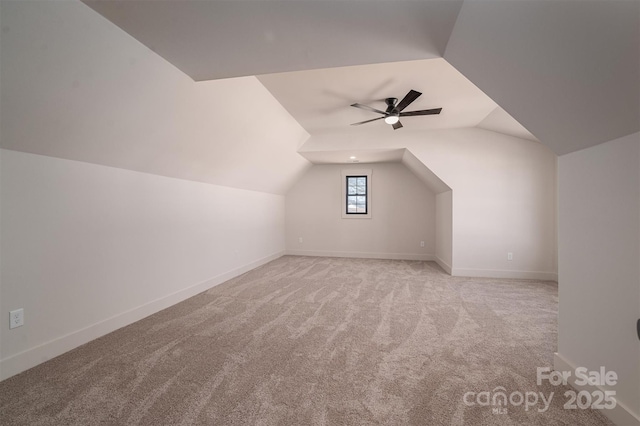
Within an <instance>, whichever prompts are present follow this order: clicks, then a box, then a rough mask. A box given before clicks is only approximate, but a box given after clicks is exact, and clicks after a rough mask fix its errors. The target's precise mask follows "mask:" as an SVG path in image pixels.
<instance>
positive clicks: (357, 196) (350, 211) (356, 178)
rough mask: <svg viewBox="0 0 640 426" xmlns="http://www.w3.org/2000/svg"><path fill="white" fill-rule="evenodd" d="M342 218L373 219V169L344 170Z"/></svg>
mask: <svg viewBox="0 0 640 426" xmlns="http://www.w3.org/2000/svg"><path fill="white" fill-rule="evenodd" d="M340 185H341V186H342V202H341V203H340V205H341V206H342V212H341V214H342V218H343V219H371V210H372V208H371V170H370V169H359V170H356V169H345V170H342V181H341V184H340Z"/></svg>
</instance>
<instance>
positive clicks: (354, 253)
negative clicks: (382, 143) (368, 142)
mask: <svg viewBox="0 0 640 426" xmlns="http://www.w3.org/2000/svg"><path fill="white" fill-rule="evenodd" d="M358 169H371V170H372V177H371V185H372V188H371V192H372V193H371V203H372V204H371V218H370V219H350V218H349V219H343V218H342V215H341V212H342V210H341V209H342V185H343V180H342V173H341V172H342V170H358ZM435 234H436V231H435V195H434V194H433V192H432V191H431V190H429V189H428V188H427V187H426V186H425V185H424V184H423V183H422V181H420V180H419V179H418V178H417V177H416V176H415V175H414V174H413V173H412V172H411V171H409V170H408V169H407V168H406V167H405V166H404V165H403V164H401V163H374V164H357V165H354V164H345V165H314V166H313V167H312V168H311V169H310V170H309V171H308V172H307V174H305V175H304V176H303V177H302V178H301V179H300V181H299V182H298V183H297V184H296V185H295V186H294V187H293V188H292V189H291V190H290V191H289V193H288V194H287V196H286V248H287V253H292V254H308V255H321V256H322V255H324V256H350V257H373V258H387V259H423V260H433V259H434V256H435V245H436V237H435ZM300 237H302V239H303V242H302V243H300V242H299V240H298V239H299V238H300ZM420 241H424V242H425V247H420Z"/></svg>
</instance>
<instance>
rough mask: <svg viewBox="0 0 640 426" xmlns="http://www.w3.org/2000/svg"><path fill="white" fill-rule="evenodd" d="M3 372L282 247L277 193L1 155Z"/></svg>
mask: <svg viewBox="0 0 640 426" xmlns="http://www.w3.org/2000/svg"><path fill="white" fill-rule="evenodd" d="M1 159H2V160H1V161H2V163H1V178H0V181H1V184H2V186H1V188H0V190H1V192H0V194H1V197H2V211H1V223H0V229H1V231H2V241H1V243H0V247H1V252H2V260H1V261H2V263H1V271H2V272H1V283H2V287H1V288H0V291H1V295H2V297H1V302H0V318H7V317H8V316H9V313H8V312H9V310H13V309H17V308H24V310H25V325H24V326H23V327H20V328H16V329H13V330H9V329H8V322H7V321H1V322H0V341H1V342H2V347H1V348H0V350H1V358H2V361H1V364H0V365H1V371H0V373H1V375H2V377H3V378H5V377H7V376H10V375H12V374H15V373H17V372H19V371H21V370H23V369H25V368H27V367H30V366H33V365H35V364H37V363H39V362H42V361H44V360H46V359H48V358H50V357H52V356H55V355H58V354H60V353H62V352H64V351H66V350H69V349H71V348H73V347H75V346H77V345H79V344H81V343H85V342H86V341H88V340H91V339H93V338H96V337H98V336H100V335H102V334H104V333H106V332H109V331H111V330H113V329H116V328H118V327H121V326H123V325H126V324H128V323H130V322H132V321H135V320H137V319H140V318H142V317H144V316H146V315H148V314H150V313H152V312H155V311H157V310H159V309H162V308H164V307H167V306H169V305H171V304H173V303H176V302H178V301H180V300H183V299H185V298H187V297H190V296H192V295H194V294H197V293H198V292H201V291H203V290H205V289H207V288H209V287H211V286H212V285H215V284H218V283H219V282H222V281H224V280H225V279H228V278H231V277H233V276H235V275H237V274H239V273H240V272H243V271H245V270H248V268H251V267H253V266H256V265H258V264H260V263H262V262H265V261H267V260H271V259H273V258H274V257H277V256H279V255H281V254H282V253H283V251H284V196H281V195H273V194H266V193H261V192H253V191H247V190H242V189H234V188H229V187H222V186H215V185H210V184H204V183H196V182H190V181H185V180H178V179H173V178H166V177H161V176H156V175H150V174H145V173H139V172H133V171H127V170H122V169H116V168H110V167H105V166H100V165H94V164H89V163H82V162H76V161H70V160H63V159H56V158H51V157H45V156H39V155H33V154H25V153H19V152H16V151H9V150H2V157H1Z"/></svg>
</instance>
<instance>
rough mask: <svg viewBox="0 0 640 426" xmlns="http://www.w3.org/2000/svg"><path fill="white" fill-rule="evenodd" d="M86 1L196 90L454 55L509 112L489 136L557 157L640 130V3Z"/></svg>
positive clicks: (490, 117) (365, 95) (495, 120)
mask: <svg viewBox="0 0 640 426" xmlns="http://www.w3.org/2000/svg"><path fill="white" fill-rule="evenodd" d="M85 2H86V3H87V4H88V5H90V6H91V7H92V8H94V9H95V10H97V11H98V12H100V13H101V14H103V15H104V16H106V17H107V18H108V19H110V20H112V21H113V22H114V23H116V24H117V25H119V26H120V27H122V28H124V29H125V30H126V31H127V32H129V33H130V34H132V35H133V36H134V37H136V38H138V39H139V40H140V41H142V42H143V43H144V44H146V45H147V46H149V47H151V48H152V49H153V50H154V51H156V52H157V53H159V54H160V55H162V56H163V57H165V58H166V59H167V60H168V61H169V62H171V63H172V64H174V65H175V66H176V67H178V68H179V69H181V70H183V71H184V72H185V73H187V74H189V75H190V76H191V77H192V78H193V79H195V80H202V79H212V78H223V77H229V76H239V75H261V74H266V73H280V72H286V71H300V70H311V69H326V68H335V67H345V66H351V65H361V64H380V63H390V62H398V61H410V60H422V59H429V58H434V57H441V56H444V58H445V59H446V60H447V61H448V62H449V63H450V64H452V65H453V66H454V67H455V68H456V69H457V70H459V71H460V72H462V73H463V74H464V75H465V76H466V77H467V78H469V79H470V80H471V81H472V82H473V83H474V84H475V85H477V86H478V87H479V88H480V89H481V90H482V91H484V93H486V94H487V95H488V96H489V97H490V98H491V99H493V100H494V101H495V102H496V103H497V104H498V105H499V106H500V107H501V108H502V111H501V110H494V111H493V112H492V113H491V112H490V113H488V114H487V117H486V118H487V120H485V121H484V122H483V123H481V124H480V126H481V127H482V128H485V129H491V130H495V131H500V132H505V131H506V129H507V127H511V126H505V122H506V121H505V120H506V117H508V118H509V120H508V121H511V120H510V118H511V117H513V118H515V120H517V121H516V123H520V124H519V125H518V126H515V127H514V129H515V128H516V127H517V129H515V131H516V133H511V134H516V135H517V133H518V132H520V134H522V135H523V136H524V137H525V138H530V137H529V136H528V135H530V134H533V135H535V137H536V138H537V139H539V140H540V141H541V142H542V143H545V144H547V145H548V146H550V147H551V148H552V149H553V150H554V151H555V152H556V153H558V154H563V153H567V152H571V151H575V150H578V149H582V148H586V147H588V146H592V145H594V144H597V143H601V142H605V141H608V140H612V139H615V138H617V137H619V136H622V135H625V134H630V133H633V132H637V131H638V130H640V107H639V103H640V96H638V93H640V72H639V68H640V58H639V51H640V49H638V45H639V30H638V28H639V20H640V12H639V8H640V2H636V1H607V0H594V1H568V0H567V1H563V0H558V1H546V0H518V1H504V0H465V1H464V3H461V2H460V1H450V0H443V1H425V2H416V1H405V0H398V1H393V2H389V1H375V0H374V1H366V2H364V1H350V0H342V1H332V0H319V1H301V2H290V1H281V0H262V1H221V2H219V1H211V2H202V1H189V0H183V1H144V0H112V1H99V0H85ZM461 5H462V6H461ZM443 49H444V50H443ZM443 51H444V55H443V54H442V52H443ZM384 78H386V79H393V76H392V75H387V76H384ZM384 78H383V79H382V80H381V81H385V79H384ZM265 81H266V80H265ZM420 86H428V82H425V83H424V84H422V85H420ZM409 88H412V87H405V88H404V89H406V90H408V89H409ZM376 89H377V88H376V87H375V86H368V87H366V88H362V89H361V90H360V91H359V92H358V93H355V91H351V92H350V93H349V94H348V96H347V95H344V94H343V93H336V94H335V96H336V97H338V96H344V101H345V102H351V101H352V100H353V99H356V100H358V99H360V100H366V99H371V98H372V97H373V96H378V95H377V94H374V92H375V90H376ZM378 89H379V87H378ZM416 89H417V90H419V88H416ZM425 93H428V90H425ZM382 96H384V95H382ZM394 96H396V97H397V95H395V92H394ZM276 97H277V98H278V99H279V100H280V97H279V95H276ZM347 98H348V99H347ZM335 100H336V99H333V100H332V101H333V102H334V103H335ZM283 102H284V103H287V102H288V101H287V100H286V99H284V100H283ZM309 102H310V103H314V102H316V98H312V99H310V100H309ZM329 106H330V105H329V104H327V109H329ZM288 110H289V112H290V113H292V114H293V115H294V116H295V117H296V118H297V117H298V116H300V115H304V114H306V113H305V112H304V111H302V110H301V111H300V113H298V112H297V110H293V109H292V108H288ZM322 113H323V111H320V115H321V116H322ZM352 114H353V112H352ZM303 120H304V119H303ZM311 131H313V129H312V130H311Z"/></svg>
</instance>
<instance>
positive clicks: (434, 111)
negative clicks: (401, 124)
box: [400, 108, 442, 117]
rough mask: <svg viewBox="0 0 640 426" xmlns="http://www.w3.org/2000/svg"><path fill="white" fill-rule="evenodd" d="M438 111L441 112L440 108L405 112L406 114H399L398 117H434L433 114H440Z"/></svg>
mask: <svg viewBox="0 0 640 426" xmlns="http://www.w3.org/2000/svg"><path fill="white" fill-rule="evenodd" d="M440 111H442V108H433V109H422V110H420V111H407V112H401V113H400V117H413V116H416V115H435V114H440Z"/></svg>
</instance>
